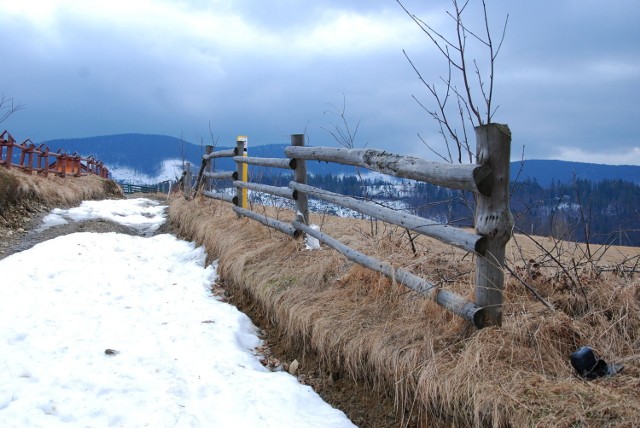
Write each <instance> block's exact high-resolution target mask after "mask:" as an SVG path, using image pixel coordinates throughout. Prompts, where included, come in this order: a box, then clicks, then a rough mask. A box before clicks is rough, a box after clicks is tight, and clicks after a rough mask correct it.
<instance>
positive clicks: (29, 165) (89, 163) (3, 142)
mask: <svg viewBox="0 0 640 428" xmlns="http://www.w3.org/2000/svg"><path fill="white" fill-rule="evenodd" d="M18 151H19V152H18ZM18 153H19V154H20V155H19V159H18V162H17V163H15V162H14V157H15V156H16V155H18ZM0 165H2V166H4V167H5V168H18V169H20V170H22V171H24V172H25V173H28V174H31V173H33V172H36V173H37V174H40V175H43V176H45V177H46V176H47V175H49V174H55V175H57V176H60V177H64V176H66V175H67V174H69V175H73V176H76V177H79V176H82V175H88V174H95V175H98V176H100V177H102V178H109V170H108V169H107V167H106V166H104V164H103V163H102V162H101V161H99V160H97V159H95V158H94V157H93V156H89V157H87V158H83V157H81V156H80V155H78V154H77V153H73V154H67V153H64V152H62V150H61V149H59V150H58V151H56V152H53V151H51V150H50V149H49V147H47V146H46V145H45V144H40V145H39V146H36V145H35V144H33V143H32V142H31V140H29V139H27V140H25V141H23V142H22V143H17V142H16V140H15V139H14V138H13V137H12V136H11V134H9V132H7V131H6V130H5V131H4V132H3V133H2V134H0Z"/></svg>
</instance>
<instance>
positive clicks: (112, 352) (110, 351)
mask: <svg viewBox="0 0 640 428" xmlns="http://www.w3.org/2000/svg"><path fill="white" fill-rule="evenodd" d="M104 353H105V354H107V355H118V354H119V353H120V352H119V351H116V350H115V349H105V350H104Z"/></svg>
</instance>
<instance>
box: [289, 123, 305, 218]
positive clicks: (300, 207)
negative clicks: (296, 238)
mask: <svg viewBox="0 0 640 428" xmlns="http://www.w3.org/2000/svg"><path fill="white" fill-rule="evenodd" d="M291 145H292V146H296V147H302V146H304V134H293V135H291ZM295 161H296V169H295V170H294V176H293V179H294V180H295V182H296V183H300V184H307V161H306V160H304V159H296V160H295ZM296 209H297V212H296V220H298V221H299V222H300V223H304V224H309V197H308V196H307V194H306V193H303V192H296Z"/></svg>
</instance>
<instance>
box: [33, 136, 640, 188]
mask: <svg viewBox="0 0 640 428" xmlns="http://www.w3.org/2000/svg"><path fill="white" fill-rule="evenodd" d="M45 143H46V144H47V145H48V146H49V148H51V149H52V150H57V149H58V148H62V149H63V150H65V151H66V152H68V153H73V152H78V153H80V154H81V155H83V156H88V155H94V156H95V157H96V158H98V159H100V160H101V161H103V162H104V163H105V164H106V165H107V166H108V167H109V169H110V170H111V171H112V172H113V173H114V176H115V178H116V179H118V178H119V177H121V179H123V180H124V179H127V178H130V179H132V180H134V181H137V182H145V181H147V182H156V181H163V180H166V179H172V178H174V177H175V176H176V175H177V176H179V175H180V174H179V172H180V171H179V169H181V165H182V161H183V160H185V161H189V162H191V163H192V164H193V165H194V169H197V168H198V166H199V165H200V162H201V156H202V153H203V152H204V147H201V146H200V145H196V144H193V143H190V142H188V141H185V140H181V139H179V138H175V137H170V136H167V135H152V134H118V135H105V136H99V137H88V138H67V139H58V140H49V141H46V142H45ZM285 147H287V145H286V144H271V145H264V146H251V145H250V146H249V155H250V156H256V157H271V158H281V157H284V148H285ZM229 148H231V147H230V146H225V147H217V148H216V150H225V149H229ZM216 169H219V170H226V171H229V170H235V164H234V162H233V160H231V159H230V158H221V159H217V160H216ZM307 169H308V170H309V172H310V173H312V174H316V175H327V174H354V173H355V168H354V167H352V166H344V165H338V164H332V163H331V164H330V163H326V162H313V161H310V162H307ZM252 170H254V171H260V170H259V168H252ZM282 171H284V170H282ZM365 172H366V171H365ZM258 173H259V172H258ZM266 173H267V172H265V174H266ZM273 173H274V172H270V174H273ZM574 175H575V176H576V177H577V178H583V179H590V180H591V181H593V182H599V181H602V180H605V179H610V180H623V181H628V182H632V183H636V184H640V166H629V165H625V166H612V165H600V164H589V163H579V162H566V161H557V160H527V161H525V162H524V165H522V164H521V163H520V162H512V163H511V180H515V179H516V177H517V179H518V181H524V180H526V179H527V178H529V179H531V180H536V181H537V182H538V184H540V185H541V186H543V187H545V186H548V185H549V184H550V183H551V182H552V181H553V180H555V181H560V182H563V183H567V182H570V181H571V180H572V179H573V177H574ZM134 177H137V178H134Z"/></svg>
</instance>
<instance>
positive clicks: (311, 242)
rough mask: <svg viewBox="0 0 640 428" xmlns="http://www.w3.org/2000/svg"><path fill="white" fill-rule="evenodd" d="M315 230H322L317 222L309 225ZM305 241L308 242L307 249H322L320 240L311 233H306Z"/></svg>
mask: <svg viewBox="0 0 640 428" xmlns="http://www.w3.org/2000/svg"><path fill="white" fill-rule="evenodd" d="M309 227H310V228H311V229H313V230H320V226H318V225H317V224H312V225H310V226H309ZM304 242H305V244H306V248H307V250H319V249H320V241H318V240H317V239H316V238H314V237H313V236H310V235H305V238H304Z"/></svg>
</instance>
